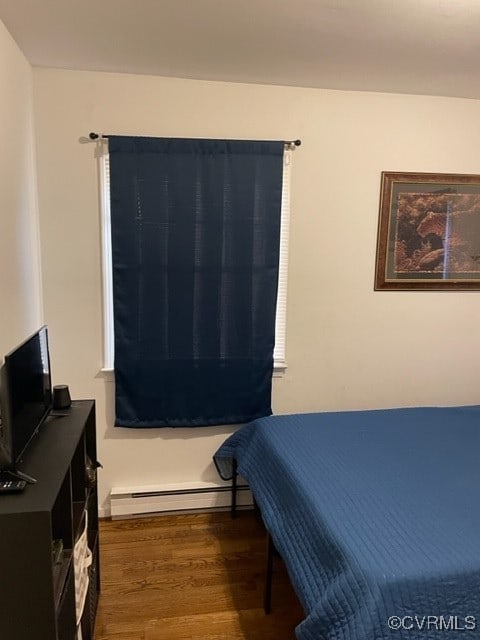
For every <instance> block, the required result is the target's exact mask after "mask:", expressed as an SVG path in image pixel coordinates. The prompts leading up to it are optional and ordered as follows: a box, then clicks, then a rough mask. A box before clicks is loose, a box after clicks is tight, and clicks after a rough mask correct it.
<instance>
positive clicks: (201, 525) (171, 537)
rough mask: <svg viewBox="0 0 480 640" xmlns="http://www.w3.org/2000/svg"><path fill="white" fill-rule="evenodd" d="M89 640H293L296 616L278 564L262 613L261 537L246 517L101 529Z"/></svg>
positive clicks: (127, 523) (107, 524) (108, 524)
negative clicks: (94, 611)
mask: <svg viewBox="0 0 480 640" xmlns="http://www.w3.org/2000/svg"><path fill="white" fill-rule="evenodd" d="M100 540H101V547H100V549H101V572H102V573H101V576H102V592H101V596H100V602H99V608H98V614H97V622H96V633H95V640H187V639H188V640H220V639H221V640H294V638H295V632H294V628H295V626H296V625H297V624H298V623H299V622H300V621H301V620H302V618H303V611H302V608H301V606H300V604H299V603H298V600H297V599H296V597H295V594H294V592H293V590H292V588H291V586H290V583H289V580H288V576H287V573H286V571H285V568H284V566H283V563H282V562H281V560H280V559H278V558H277V559H276V560H275V561H274V575H273V595H272V606H273V611H272V613H271V614H270V615H268V616H266V615H265V614H264V612H263V608H262V606H263V581H264V567H265V531H264V529H263V526H262V524H261V523H260V522H259V520H258V518H257V516H256V515H255V514H254V512H253V511H241V512H240V513H239V515H238V516H237V518H236V519H234V520H232V519H231V517H230V514H229V513H204V514H194V515H190V514H189V515H168V516H167V515H165V516H158V517H155V518H138V519H133V520H117V521H110V520H103V521H102V522H101V538H100Z"/></svg>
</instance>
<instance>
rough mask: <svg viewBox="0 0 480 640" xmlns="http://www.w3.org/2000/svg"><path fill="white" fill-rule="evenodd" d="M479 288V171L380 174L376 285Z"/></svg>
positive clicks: (395, 287) (415, 287)
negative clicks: (477, 172)
mask: <svg viewBox="0 0 480 640" xmlns="http://www.w3.org/2000/svg"><path fill="white" fill-rule="evenodd" d="M462 289H464V290H477V291H478V290H480V175H468V174H450V173H440V174H436V173H410V172H406V173H401V172H393V171H383V172H382V175H381V192H380V211H379V221H378V236H377V253H376V266H375V290H376V291H379V290H392V291H393V290H436V291H442V290H443V291H452V290H462Z"/></svg>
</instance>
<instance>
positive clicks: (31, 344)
mask: <svg viewBox="0 0 480 640" xmlns="http://www.w3.org/2000/svg"><path fill="white" fill-rule="evenodd" d="M51 407H52V382H51V375H50V356H49V348H48V329H47V327H46V326H43V327H41V328H40V329H39V330H38V331H36V332H35V333H34V334H33V335H31V336H30V337H29V338H27V339H26V340H24V341H23V342H22V343H21V344H19V345H18V346H17V347H15V349H13V350H12V351H10V353H8V354H7V355H6V356H5V358H4V362H3V366H2V368H1V370H0V408H1V428H0V471H10V472H13V473H17V474H18V475H22V476H23V475H24V474H22V473H21V472H20V471H19V469H18V468H17V465H18V464H19V463H20V462H21V460H22V456H23V453H24V452H25V450H26V448H27V447H28V445H29V443H30V442H31V440H32V438H33V437H34V436H35V434H36V433H37V432H38V430H39V428H40V427H41V425H42V423H43V422H44V420H45V418H46V417H47V415H48V414H49V412H50V409H51ZM26 479H29V478H28V477H27V478H26ZM32 480H33V479H32Z"/></svg>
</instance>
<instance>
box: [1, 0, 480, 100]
mask: <svg viewBox="0 0 480 640" xmlns="http://www.w3.org/2000/svg"><path fill="white" fill-rule="evenodd" d="M0 19H1V20H2V22H3V23H4V24H5V26H6V27H7V29H8V30H9V31H10V33H11V34H12V36H13V38H14V39H15V40H16V42H17V44H18V45H19V47H20V48H21V49H22V51H23V52H24V54H25V56H26V57H27V59H28V60H29V61H30V62H31V64H32V65H34V66H45V67H58V68H65V69H81V70H91V71H113V72H123V73H139V74H153V75H161V76H175V77H179V78H197V79H205V80H222V81H229V82H252V83H262V84H281V85H294V86H303V87H321V88H328V89H350V90H366V91H382V92H395V93H396V92H399V93H412V94H427V95H443V96H457V97H468V98H476V99H480V0H288V1H287V0H42V1H41V2H40V1H39V0H0Z"/></svg>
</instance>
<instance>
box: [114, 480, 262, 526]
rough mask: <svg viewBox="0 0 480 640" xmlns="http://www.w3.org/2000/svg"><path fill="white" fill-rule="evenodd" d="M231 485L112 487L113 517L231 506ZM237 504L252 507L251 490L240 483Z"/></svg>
mask: <svg viewBox="0 0 480 640" xmlns="http://www.w3.org/2000/svg"><path fill="white" fill-rule="evenodd" d="M231 500H232V490H231V486H230V485H215V484H208V483H202V484H201V485H198V483H197V484H196V485H195V486H192V485H173V486H170V487H158V486H157V487H156V486H148V487H113V488H112V489H111V491H110V515H111V517H112V519H115V518H128V517H129V516H138V515H147V514H153V513H159V514H160V513H165V512H169V511H192V510H195V509H204V510H205V509H216V508H230V504H231ZM237 505H238V506H239V507H252V506H253V497H252V493H251V491H250V489H249V487H248V485H246V484H239V485H237Z"/></svg>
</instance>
